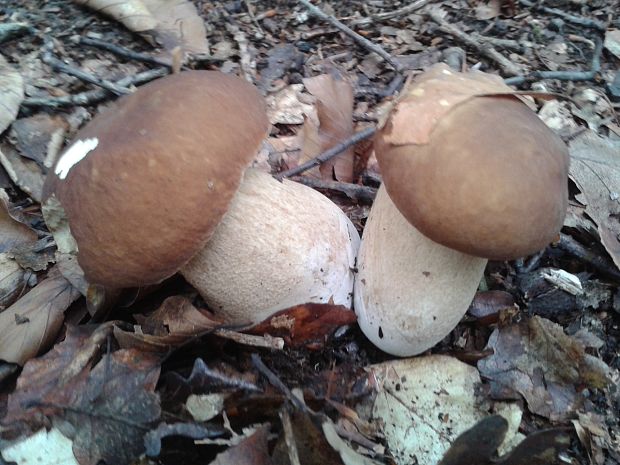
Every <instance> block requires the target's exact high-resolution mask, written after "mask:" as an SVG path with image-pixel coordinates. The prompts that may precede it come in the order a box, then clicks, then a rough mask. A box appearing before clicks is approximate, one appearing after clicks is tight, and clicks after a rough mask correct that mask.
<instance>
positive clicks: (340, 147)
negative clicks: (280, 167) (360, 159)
mask: <svg viewBox="0 0 620 465" xmlns="http://www.w3.org/2000/svg"><path fill="white" fill-rule="evenodd" d="M376 131H377V128H376V127H374V126H371V127H368V128H366V129H363V130H361V131H359V132H356V133H355V134H354V135H353V136H351V137H349V138H348V139H346V140H344V141H342V142H340V143H339V144H337V145H335V146H334V147H332V148H330V149H327V150H326V151H325V152H323V153H321V154H319V155H318V156H316V157H315V158H313V159H312V160H308V161H307V162H306V163H302V164H301V165H299V166H296V167H295V168H291V169H290V170H286V171H283V172H282V173H278V174H277V175H276V176H275V178H276V179H277V180H279V181H281V180H282V179H284V178H289V177H291V176H297V175H298V174H301V173H303V172H304V171H307V170H309V169H310V168H314V167H315V166H318V165H320V164H321V163H325V162H326V161H327V160H331V159H332V158H334V157H336V156H338V155H340V154H341V153H342V152H344V151H345V150H346V149H348V148H349V147H351V146H352V145H355V144H357V143H358V142H360V141H363V140H364V139H368V138H369V137H370V136H372V135H373V134H374V133H375V132H376Z"/></svg>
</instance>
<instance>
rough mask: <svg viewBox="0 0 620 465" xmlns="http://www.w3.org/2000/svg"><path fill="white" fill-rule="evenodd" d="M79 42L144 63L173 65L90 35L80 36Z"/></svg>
mask: <svg viewBox="0 0 620 465" xmlns="http://www.w3.org/2000/svg"><path fill="white" fill-rule="evenodd" d="M78 43H80V44H82V45H88V46H89V47H96V48H99V49H102V50H106V51H108V52H111V53H113V54H114V55H117V56H119V57H123V58H128V59H130V60H135V61H141V62H143V63H149V64H152V65H158V66H167V67H172V65H171V64H170V63H166V61H164V60H160V59H159V58H155V57H153V56H151V55H148V54H146V53H140V52H134V51H133V50H130V49H128V48H125V47H121V46H120V45H114V44H113V43H111V42H106V41H104V40H99V39H92V38H90V37H80V39H79V41H78Z"/></svg>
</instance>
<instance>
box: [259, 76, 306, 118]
mask: <svg viewBox="0 0 620 465" xmlns="http://www.w3.org/2000/svg"><path fill="white" fill-rule="evenodd" d="M302 89H303V85H301V84H291V85H290V86H287V87H285V88H284V89H281V90H280V91H278V92H277V93H276V94H273V95H269V96H268V97H267V98H266V99H265V100H266V102H267V116H268V118H269V122H270V123H271V124H302V123H303V122H304V117H305V116H308V115H312V114H313V113H314V114H315V110H314V108H313V106H312V104H310V103H309V102H307V101H306V100H305V99H304V98H303V95H302V93H301V91H302ZM314 117H315V118H316V114H315V115H314Z"/></svg>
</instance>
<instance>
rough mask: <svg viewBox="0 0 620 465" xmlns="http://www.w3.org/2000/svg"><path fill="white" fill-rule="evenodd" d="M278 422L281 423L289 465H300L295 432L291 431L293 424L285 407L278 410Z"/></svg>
mask: <svg viewBox="0 0 620 465" xmlns="http://www.w3.org/2000/svg"><path fill="white" fill-rule="evenodd" d="M279 415H280V421H281V422H282V430H283V431H284V442H285V443H286V448H287V450H288V458H289V461H290V463H291V465H301V462H300V461H299V451H298V450H297V442H296V441H295V432H294V431H293V423H292V422H291V416H290V415H289V413H288V410H287V409H286V407H285V406H282V408H281V409H280V414H279Z"/></svg>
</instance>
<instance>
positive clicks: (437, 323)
mask: <svg viewBox="0 0 620 465" xmlns="http://www.w3.org/2000/svg"><path fill="white" fill-rule="evenodd" d="M486 263H487V260H486V259H484V258H479V257H473V256H471V255H467V254H464V253H461V252H458V251H456V250H453V249H449V248H448V247H444V246H442V245H440V244H437V243H436V242H433V241H431V240H430V239H428V238H427V237H426V236H424V235H423V234H422V233H420V232H419V231H418V230H417V229H416V228H415V227H413V226H412V225H411V224H410V223H409V222H408V221H407V220H406V219H405V217H404V216H403V215H402V214H401V213H400V212H399V211H398V209H397V208H396V206H395V205H394V203H393V202H392V200H391V199H390V197H389V195H388V193H387V191H386V189H385V186H383V185H382V186H381V187H380V188H379V191H378V192H377V196H376V198H375V201H374V203H373V206H372V208H371V210H370V215H369V216H368V220H367V221H366V225H365V227H364V234H363V236H362V243H361V246H360V250H359V253H358V256H357V270H358V273H357V275H356V277H355V288H354V292H353V296H354V305H353V307H354V308H355V313H356V314H357V320H358V324H359V326H360V328H361V329H362V331H363V332H364V334H365V335H366V337H367V338H368V339H370V341H371V342H372V343H373V344H374V345H376V346H377V347H379V348H380V349H381V350H383V351H385V352H388V353H390V354H393V355H399V356H409V355H416V354H419V353H421V352H424V351H425V350H427V349H429V348H430V347H432V346H434V345H435V344H437V343H438V342H439V341H441V340H442V339H443V338H444V337H445V336H446V335H447V334H448V333H449V332H450V331H452V329H454V327H455V326H456V325H457V324H458V322H459V321H460V320H461V318H462V317H463V315H464V314H465V312H466V311H467V308H468V307H469V304H470V302H471V301H472V299H473V297H474V295H475V293H476V289H477V288H478V284H479V283H480V279H481V278H482V275H483V273H484V268H485V266H486Z"/></svg>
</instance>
